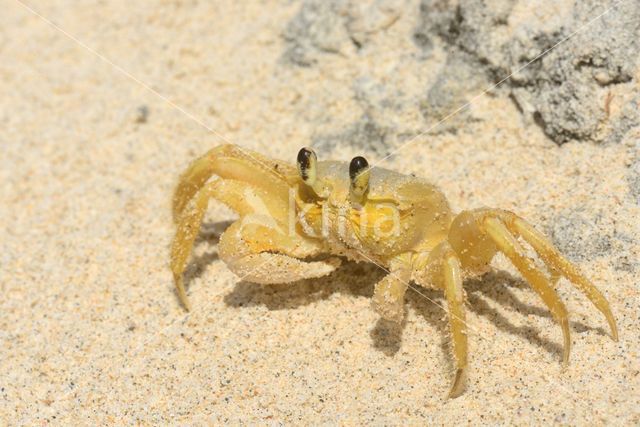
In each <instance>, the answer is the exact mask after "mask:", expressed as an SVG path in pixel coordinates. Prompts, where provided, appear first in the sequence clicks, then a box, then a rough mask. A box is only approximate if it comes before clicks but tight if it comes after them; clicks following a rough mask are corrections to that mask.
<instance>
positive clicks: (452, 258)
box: [442, 251, 467, 398]
mask: <svg viewBox="0 0 640 427" xmlns="http://www.w3.org/2000/svg"><path fill="white" fill-rule="evenodd" d="M442 273H443V276H444V293H445V297H446V298H447V306H448V309H449V324H450V325H451V336H452V338H453V355H454V357H455V359H456V374H455V377H454V379H453V383H452V384H451V390H450V391H449V397H450V398H453V397H458V396H460V394H462V392H463V391H464V387H465V383H466V372H467V325H466V320H465V311H464V293H463V290H462V271H461V267H460V260H459V259H458V257H457V256H456V255H455V254H454V253H453V251H451V252H450V253H448V254H447V255H445V257H444V259H443V265H442Z"/></svg>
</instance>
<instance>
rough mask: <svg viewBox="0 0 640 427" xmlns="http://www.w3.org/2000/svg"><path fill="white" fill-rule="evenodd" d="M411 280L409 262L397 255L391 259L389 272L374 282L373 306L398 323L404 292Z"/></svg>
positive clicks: (402, 313)
mask: <svg viewBox="0 0 640 427" xmlns="http://www.w3.org/2000/svg"><path fill="white" fill-rule="evenodd" d="M410 280H411V268H410V264H408V265H407V260H405V259H403V258H402V257H398V258H396V259H394V260H392V261H391V263H390V266H389V274H387V275H386V276H385V277H383V278H382V280H380V281H379V282H378V283H376V287H375V290H374V291H373V301H372V304H373V308H374V310H375V311H376V312H377V313H378V314H379V315H380V316H382V318H384V319H386V320H390V321H392V322H396V323H400V322H402V318H403V317H404V294H405V293H406V291H407V287H408V286H409V281H410Z"/></svg>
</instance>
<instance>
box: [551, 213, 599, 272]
mask: <svg viewBox="0 0 640 427" xmlns="http://www.w3.org/2000/svg"><path fill="white" fill-rule="evenodd" d="M600 220H601V217H600V216H597V217H595V218H593V217H590V216H588V215H587V214H586V213H585V211H583V210H580V209H578V208H576V209H571V210H567V211H565V212H562V213H561V214H560V215H558V216H556V217H554V218H552V219H551V220H550V222H549V224H550V230H549V235H550V237H551V239H552V241H553V243H554V244H555V245H556V247H557V248H558V249H559V250H560V252H561V253H562V254H564V255H566V256H567V257H568V258H569V259H570V260H572V261H584V260H588V259H593V258H596V257H599V256H603V255H606V254H608V253H609V252H611V246H612V243H611V239H610V238H609V236H607V235H603V234H602V229H603V227H601V226H599V221H600Z"/></svg>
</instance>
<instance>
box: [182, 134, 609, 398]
mask: <svg viewBox="0 0 640 427" xmlns="http://www.w3.org/2000/svg"><path fill="white" fill-rule="evenodd" d="M212 176H216V178H215V179H213V180H210V178H211V177H212ZM212 198H213V199H216V200H218V201H220V202H222V203H224V204H226V205H228V206H229V207H230V208H231V209H233V210H234V211H236V212H237V213H238V214H239V216H240V218H239V219H238V220H237V221H236V222H234V223H233V224H232V225H231V226H230V227H229V228H228V229H227V230H226V231H225V232H224V233H223V235H222V236H221V238H220V242H219V247H218V252H219V256H220V258H221V259H222V260H223V261H224V262H225V263H226V265H227V266H228V267H229V269H230V270H231V271H233V272H234V273H236V274H237V275H239V276H241V277H243V278H244V279H246V280H248V281H251V282H255V283H262V284H269V283H287V282H294V281H297V280H301V279H306V278H316V277H321V276H324V275H327V274H329V273H331V272H332V271H334V270H335V269H336V268H338V266H339V265H340V259H341V257H346V258H348V259H351V260H355V261H367V262H373V263H375V264H378V265H379V266H381V267H383V268H384V269H385V270H387V272H388V273H389V274H388V275H387V276H386V277H384V278H383V279H382V280H381V281H380V282H379V283H377V284H376V286H375V291H374V296H373V306H374V308H375V310H376V311H377V312H378V313H379V314H380V315H381V316H382V317H383V318H385V319H388V320H392V321H396V322H399V321H401V320H402V317H403V313H404V310H403V301H404V294H405V292H406V290H407V287H408V286H409V282H411V281H413V282H415V283H416V284H418V285H421V286H424V287H428V288H436V289H441V290H443V291H444V294H445V297H446V302H447V306H448V310H447V311H448V317H449V323H450V328H451V335H452V338H453V339H452V347H453V349H452V350H453V356H454V359H455V366H456V371H455V375H454V379H453V383H452V386H451V389H450V393H449V396H450V397H456V396H458V395H460V394H461V393H462V391H463V389H464V384H465V377H466V370H467V326H466V321H465V309H464V303H465V293H464V290H463V287H462V283H463V280H464V279H465V277H468V276H471V275H475V274H479V273H483V272H485V271H486V270H487V268H488V266H489V264H490V262H491V260H492V258H493V257H494V255H495V254H496V253H497V252H498V251H500V252H502V253H504V254H505V255H506V257H507V258H508V259H509V260H510V261H511V262H512V263H513V265H514V266H515V267H516V268H517V269H518V271H519V272H520V274H521V275H522V276H523V278H524V279H525V280H526V281H527V282H528V283H529V284H530V285H531V287H532V288H533V289H534V290H535V292H537V294H538V295H539V296H540V298H541V299H542V301H543V302H544V304H545V305H546V306H547V307H548V309H549V311H550V312H551V314H552V315H553V317H554V318H555V320H556V321H557V322H558V323H559V324H560V326H561V329H562V334H563V338H564V353H563V362H564V363H565V364H566V363H568V360H569V350H570V344H571V341H570V338H569V321H568V313H567V309H566V308H565V306H564V304H563V303H562V301H561V300H560V298H559V297H558V295H557V293H556V292H555V290H554V284H555V283H556V281H557V280H558V279H559V278H560V277H565V278H567V279H568V280H569V281H571V282H572V283H573V284H574V285H575V286H576V287H577V288H578V289H579V290H580V291H581V292H582V293H584V294H585V295H586V296H587V298H589V299H590V300H591V302H592V303H593V304H594V305H595V306H596V308H597V309H598V310H600V311H601V312H602V313H603V314H604V316H605V318H606V319H607V321H608V323H609V327H610V328H611V334H612V337H613V339H614V340H617V336H618V334H617V329H616V323H615V319H614V317H613V314H612V312H611V309H610V308H609V303H608V302H607V300H606V299H605V297H604V296H603V295H602V293H601V292H600V291H599V290H598V289H597V288H596V287H595V286H594V285H593V284H591V283H590V282H589V280H588V279H586V278H585V277H584V276H583V275H582V274H581V273H580V272H579V271H578V269H577V268H576V267H575V266H574V265H573V264H571V263H570V262H569V261H567V260H566V259H565V258H564V257H563V256H562V255H561V254H560V253H559V252H558V251H557V249H555V248H554V246H553V245H552V244H551V243H550V242H549V241H548V240H547V239H546V238H545V237H544V236H543V235H542V234H540V233H539V232H538V231H536V230H535V229H534V228H533V227H532V226H531V225H530V224H529V223H527V222H526V221H524V220H523V219H522V218H520V217H518V216H517V215H515V214H514V213H511V212H508V211H505V210H501V209H488V208H482V209H475V210H469V211H463V212H461V213H459V214H457V215H454V214H453V213H452V212H451V210H450V208H449V205H448V203H447V200H446V198H445V197H444V195H443V194H442V193H441V192H440V190H439V189H438V188H437V187H435V186H434V185H432V184H430V183H428V182H426V181H425V180H423V179H419V178H415V177H413V176H407V175H402V174H399V173H396V172H393V171H390V170H387V169H383V168H378V167H373V168H370V167H369V165H368V164H367V161H366V160H365V159H364V158H362V157H356V158H354V159H353V160H352V161H351V162H350V163H346V162H334V161H318V160H317V157H316V154H315V153H314V152H313V151H312V150H311V149H309V148H303V149H301V150H300V152H299V153H298V158H297V167H296V166H292V165H290V164H288V163H286V162H282V161H278V160H272V159H269V158H267V157H264V156H262V155H260V154H258V153H255V152H251V151H247V150H244V149H240V148H239V147H236V146H234V145H223V146H219V147H216V148H214V149H212V150H210V151H209V152H208V153H206V154H205V155H204V156H202V157H200V158H198V159H196V160H195V161H194V162H193V163H192V164H191V165H190V166H189V167H188V168H187V170H186V171H185V172H184V173H183V174H182V176H181V177H180V181H179V183H178V186H177V188H176V191H175V195H174V198H173V217H174V220H175V222H176V224H177V232H176V235H175V238H174V241H173V244H172V247H171V269H172V271H173V275H174V279H175V284H176V288H177V292H178V295H179V298H180V300H181V301H182V303H183V304H184V306H185V308H187V309H189V302H188V300H187V296H186V293H185V288H184V284H183V277H182V276H183V272H184V269H185V266H186V263H187V260H188V258H189V256H190V254H191V250H192V246H193V243H194V240H195V238H196V235H197V234H198V231H199V228H200V224H201V221H202V218H203V215H204V213H205V211H206V209H207V206H208V203H209V200H210V199H212ZM519 238H520V239H521V240H523V241H524V242H526V243H527V244H528V245H529V246H531V247H532V248H533V250H534V251H535V252H536V253H537V255H538V256H539V258H540V259H541V260H542V262H543V263H544V265H545V266H546V270H547V272H545V271H543V270H542V269H540V268H539V266H538V265H537V263H536V262H534V260H532V259H531V258H529V257H527V256H526V255H525V251H524V248H523V246H521V243H520V241H519Z"/></svg>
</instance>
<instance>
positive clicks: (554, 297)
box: [481, 217, 571, 365]
mask: <svg viewBox="0 0 640 427" xmlns="http://www.w3.org/2000/svg"><path fill="white" fill-rule="evenodd" d="M481 227H482V228H484V230H485V231H486V233H487V234H488V235H489V236H490V237H491V239H492V240H493V241H494V242H495V243H496V245H497V246H498V248H499V249H500V250H501V251H502V252H503V253H504V254H505V255H506V256H507V258H509V259H510V260H511V262H512V263H513V265H515V266H516V268H517V269H518V271H519V272H520V274H522V276H523V277H524V278H525V279H526V280H527V282H529V284H530V285H531V287H532V288H533V289H534V290H535V291H536V292H537V293H538V295H540V297H541V298H542V301H544V303H545V304H546V306H547V307H548V308H549V310H550V311H551V314H552V315H553V317H554V318H555V319H556V321H557V322H558V323H559V324H560V326H561V328H562V335H563V337H564V353H563V356H562V361H563V363H564V364H565V365H566V364H568V363H569V353H570V351H571V339H570V335H569V316H568V314H567V309H566V308H565V306H564V304H563V303H562V301H561V300H560V298H559V297H558V294H557V293H556V292H555V290H554V289H553V288H552V287H551V285H550V284H549V280H548V279H547V278H546V277H545V275H544V274H543V273H542V272H541V271H540V270H538V269H537V268H536V266H535V265H534V264H533V261H532V260H531V259H529V258H527V256H526V255H524V249H523V248H522V247H521V246H520V244H519V243H518V241H517V240H516V238H515V237H514V236H513V234H511V232H510V231H509V230H508V229H507V227H506V226H505V225H504V224H503V223H502V221H500V220H499V219H497V218H494V217H485V218H484V220H483V221H482V223H481Z"/></svg>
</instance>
